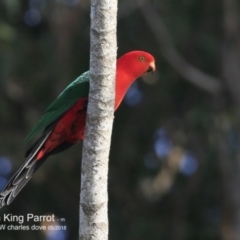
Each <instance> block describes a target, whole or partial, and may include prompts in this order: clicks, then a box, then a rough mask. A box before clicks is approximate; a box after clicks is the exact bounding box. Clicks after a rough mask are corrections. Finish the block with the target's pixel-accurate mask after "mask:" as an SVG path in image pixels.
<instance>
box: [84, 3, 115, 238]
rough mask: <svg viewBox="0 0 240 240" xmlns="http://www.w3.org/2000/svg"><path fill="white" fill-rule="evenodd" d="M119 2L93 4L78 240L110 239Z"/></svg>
mask: <svg viewBox="0 0 240 240" xmlns="http://www.w3.org/2000/svg"><path fill="white" fill-rule="evenodd" d="M116 24H117V0H102V1H98V0H91V30H90V38H91V46H90V92H89V102H88V110H87V123H86V130H85V140H84V142H83V157H82V172H81V194H80V195H81V199H80V227H79V239H81V240H83V239H96V240H103V239H104V240H105V239H108V213H107V209H108V194H107V178H108V157H109V149H110V140H111V133H112V124H113V113H114V101H115V75H116V52H117V42H116Z"/></svg>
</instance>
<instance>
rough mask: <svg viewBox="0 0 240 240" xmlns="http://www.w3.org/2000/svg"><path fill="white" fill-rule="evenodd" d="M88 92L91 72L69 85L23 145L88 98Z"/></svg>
mask: <svg viewBox="0 0 240 240" xmlns="http://www.w3.org/2000/svg"><path fill="white" fill-rule="evenodd" d="M88 92H89V72H85V73H83V74H82V75H81V76H80V77H78V78H77V79H76V80H74V81H73V82H72V83H71V84H69V85H68V86H67V88H65V89H64V91H63V92H62V93H61V94H60V95H59V96H58V97H57V99H56V100H55V101H54V102H53V103H52V104H51V105H50V106H49V107H48V108H47V110H46V111H45V113H44V114H43V116H42V117H41V118H40V120H39V122H38V123H37V125H36V126H35V127H34V128H33V129H32V131H31V132H30V133H29V134H28V136H27V137H26V138H25V140H24V142H23V143H26V142H27V141H29V140H30V139H31V138H32V137H34V136H35V135H36V134H37V133H39V132H40V131H42V130H43V129H45V128H46V127H47V126H48V125H50V124H51V123H53V122H54V121H55V120H57V119H58V118H59V117H61V116H62V115H63V114H64V113H65V112H66V111H67V110H68V109H69V108H70V107H72V106H73V105H74V103H75V102H76V101H77V100H78V99H80V98H82V97H88Z"/></svg>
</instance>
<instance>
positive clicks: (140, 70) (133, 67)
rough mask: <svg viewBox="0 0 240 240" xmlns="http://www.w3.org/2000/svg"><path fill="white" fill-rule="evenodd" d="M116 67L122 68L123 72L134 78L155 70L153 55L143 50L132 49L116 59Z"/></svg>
mask: <svg viewBox="0 0 240 240" xmlns="http://www.w3.org/2000/svg"><path fill="white" fill-rule="evenodd" d="M117 66H118V68H119V67H120V68H123V69H124V71H125V74H128V75H130V76H131V77H132V78H134V80H135V79H136V78H139V77H141V76H142V75H143V74H145V73H147V72H152V71H155V68H156V67H155V59H154V57H153V56H152V55H151V54H149V53H147V52H144V51H132V52H128V53H126V54H124V55H123V56H121V57H120V58H119V59H118V62H117Z"/></svg>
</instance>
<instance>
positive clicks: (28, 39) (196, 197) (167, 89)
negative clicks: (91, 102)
mask: <svg viewBox="0 0 240 240" xmlns="http://www.w3.org/2000/svg"><path fill="white" fill-rule="evenodd" d="M239 5H240V3H239V2H238V1H237V0H223V1H215V0H195V1H190V0H180V1H179V0H168V1H167V0H158V1H156V0H155V1H147V0H145V1H143V0H141V1H140V0H120V1H119V14H118V19H119V21H118V55H119V56H120V55H122V54H123V53H125V52H127V51H130V50H136V49H141V50H145V51H149V52H151V53H152V54H153V55H154V56H155V58H156V64H157V69H158V70H157V72H155V73H154V74H153V75H149V74H148V75H146V76H144V77H143V78H142V79H141V80H139V81H137V82H136V83H134V84H133V86H132V87H131V88H130V90H129V92H128V93H127V95H126V97H125V99H124V101H123V103H122V105H121V107H120V109H119V110H118V111H117V112H116V114H115V115H116V117H115V122H114V129H113V137H112V147H111V154H110V169H109V218H110V237H109V238H110V239H111V240H122V239H126V240H128V239H129V240H130V239H131V240H143V239H151V240H160V239H164V240H203V239H204V240H238V239H239V238H240V230H239V229H240V187H239V186H240V174H239V172H240V150H239V141H240V126H239V117H240V111H239V109H240V81H239V76H240V41H239V39H240V32H239V29H240V28H239V24H240V20H239V18H240V6H239ZM89 9H90V3H89V1H79V0H53V1H45V0H21V1H20V0H19V1H17V0H3V1H1V2H0V133H1V134H0V185H1V186H2V187H3V185H4V184H5V183H6V181H7V179H9V178H10V176H11V174H12V173H13V171H15V169H16V168H17V167H19V166H20V164H21V163H22V162H23V161H24V157H23V156H24V152H25V150H26V148H27V146H22V141H23V139H24V138H25V136H26V135H27V133H28V132H29V131H30V129H31V127H32V126H33V125H34V124H35V123H36V122H37V121H38V119H39V117H40V116H41V114H42V113H43V111H44V110H45V109H46V108H47V106H48V105H49V104H50V103H51V102H52V101H53V100H54V99H55V98H56V96H57V95H58V94H59V93H60V92H61V91H62V90H63V88H65V87H66V86H67V84H68V83H70V82H71V81H72V80H73V79H75V78H76V77H77V76H78V75H80V74H81V73H82V72H84V71H86V70H87V69H88V66H89V24H90V23H89ZM80 159H81V144H79V145H78V146H76V147H74V148H72V149H70V150H68V151H67V152H65V153H63V154H59V155H56V156H54V157H51V158H50V159H49V161H48V162H47V163H46V164H44V165H43V167H42V168H41V169H40V170H39V171H38V172H37V173H36V176H34V178H33V179H32V180H31V181H30V183H29V184H28V185H27V186H26V187H25V188H24V189H23V191H22V193H21V194H20V195H19V196H18V198H17V199H16V200H15V201H14V202H13V203H12V205H10V206H8V207H5V208H3V209H2V210H1V214H3V213H12V214H15V215H22V214H23V215H25V214H27V213H33V214H38V215H46V214H55V215H56V216H58V217H59V218H64V219H65V222H64V225H66V226H67V229H68V230H67V231H64V232H40V231H1V234H0V239H8V240H11V239H16V238H17V239H20V240H21V239H26V238H28V239H49V240H50V239H51V240H53V239H58V240H61V239H62V240H64V239H69V240H74V239H78V201H79V179H80ZM42 224H46V223H42ZM56 224H59V223H56Z"/></svg>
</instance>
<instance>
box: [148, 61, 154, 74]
mask: <svg viewBox="0 0 240 240" xmlns="http://www.w3.org/2000/svg"><path fill="white" fill-rule="evenodd" d="M155 70H156V66H155V62H154V61H152V62H150V64H149V67H148V70H147V72H154V71H155Z"/></svg>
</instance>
